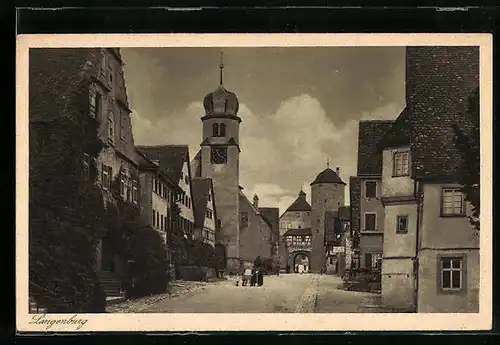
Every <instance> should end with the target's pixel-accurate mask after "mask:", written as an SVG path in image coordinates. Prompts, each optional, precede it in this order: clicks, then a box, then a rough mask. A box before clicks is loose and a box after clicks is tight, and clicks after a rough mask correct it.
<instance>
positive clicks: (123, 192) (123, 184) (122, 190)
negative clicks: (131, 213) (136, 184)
mask: <svg viewBox="0 0 500 345" xmlns="http://www.w3.org/2000/svg"><path fill="white" fill-rule="evenodd" d="M126 184H127V176H126V175H125V174H124V173H120V196H121V197H122V198H123V199H125V195H126V189H127V187H126Z"/></svg>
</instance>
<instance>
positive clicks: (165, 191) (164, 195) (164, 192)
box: [163, 186, 168, 199]
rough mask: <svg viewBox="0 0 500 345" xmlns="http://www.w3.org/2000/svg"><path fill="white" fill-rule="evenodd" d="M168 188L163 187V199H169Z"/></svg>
mask: <svg viewBox="0 0 500 345" xmlns="http://www.w3.org/2000/svg"><path fill="white" fill-rule="evenodd" d="M167 195H168V193H167V186H163V197H164V198H165V199H166V198H167Z"/></svg>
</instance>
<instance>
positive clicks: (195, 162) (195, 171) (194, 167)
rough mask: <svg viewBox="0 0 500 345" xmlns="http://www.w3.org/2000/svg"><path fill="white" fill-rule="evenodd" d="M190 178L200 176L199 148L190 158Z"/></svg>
mask: <svg viewBox="0 0 500 345" xmlns="http://www.w3.org/2000/svg"><path fill="white" fill-rule="evenodd" d="M191 174H192V176H191V177H192V178H195V177H201V150H199V151H198V152H197V153H196V155H195V156H194V158H193V159H192V160H191Z"/></svg>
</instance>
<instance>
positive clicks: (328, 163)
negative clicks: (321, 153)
mask: <svg viewBox="0 0 500 345" xmlns="http://www.w3.org/2000/svg"><path fill="white" fill-rule="evenodd" d="M326 167H327V168H329V167H330V158H327V159H326Z"/></svg>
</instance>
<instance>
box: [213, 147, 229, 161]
mask: <svg viewBox="0 0 500 345" xmlns="http://www.w3.org/2000/svg"><path fill="white" fill-rule="evenodd" d="M210 156H211V160H212V163H214V164H225V163H227V148H225V147H213V148H212V150H211V154H210Z"/></svg>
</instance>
